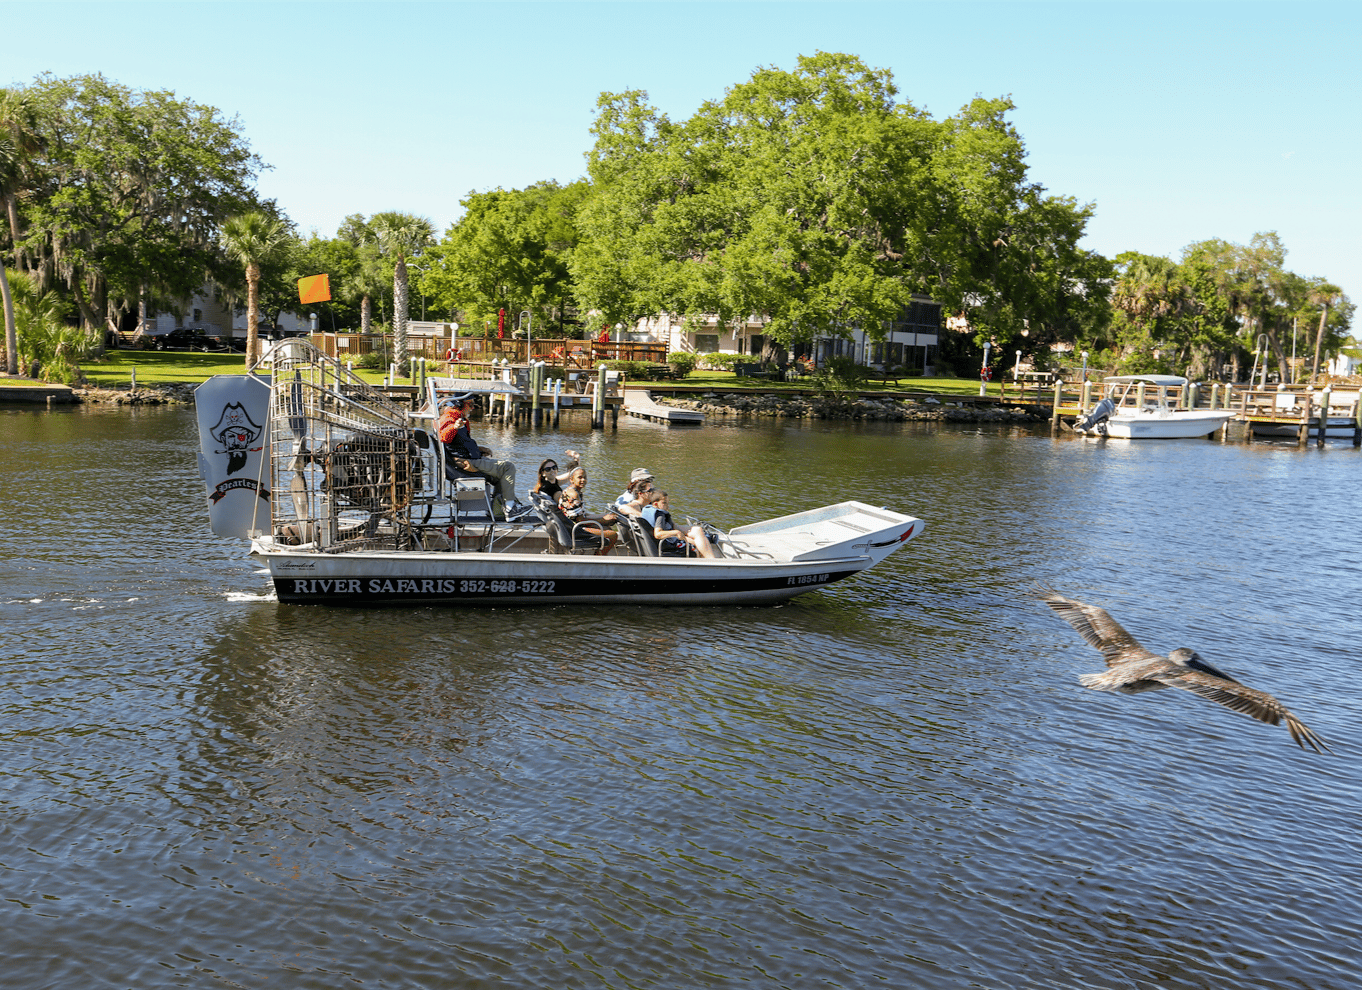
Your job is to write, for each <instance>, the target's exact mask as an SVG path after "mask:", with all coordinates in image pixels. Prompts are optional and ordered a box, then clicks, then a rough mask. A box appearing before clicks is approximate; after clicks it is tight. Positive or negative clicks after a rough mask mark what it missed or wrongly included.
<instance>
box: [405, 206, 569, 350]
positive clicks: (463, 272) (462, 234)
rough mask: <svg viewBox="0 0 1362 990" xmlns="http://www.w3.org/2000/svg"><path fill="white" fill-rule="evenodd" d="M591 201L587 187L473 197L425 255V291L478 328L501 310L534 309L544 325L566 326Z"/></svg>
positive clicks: (539, 320) (422, 278)
mask: <svg viewBox="0 0 1362 990" xmlns="http://www.w3.org/2000/svg"><path fill="white" fill-rule="evenodd" d="M589 194H590V186H589V185H588V183H587V182H586V181H585V180H579V181H577V182H574V183H572V184H570V185H568V186H560V185H559V184H558V183H557V182H553V181H548V182H539V183H536V184H534V185H532V186H528V187H527V188H525V189H514V190H503V189H494V190H492V191H490V192H483V193H478V192H471V193H469V194H468V196H467V198H465V199H463V200H461V201H460V205H462V206H463V207H464V215H463V217H462V219H460V220H459V222H458V223H456V224H453V225H452V226H451V227H450V228H449V230H448V231H446V232H445V237H444V239H443V240H442V241H441V242H440V243H439V244H437V245H436V246H435V247H433V248H431V249H430V251H429V252H427V254H428V256H429V258H430V262H431V264H430V266H429V267H428V268H427V269H426V271H425V272H424V273H423V274H422V275H421V277H420V279H419V284H420V286H421V288H422V291H423V292H425V293H426V294H427V295H429V296H432V297H434V299H435V300H436V302H437V303H438V304H440V305H444V306H446V307H448V308H450V309H452V310H460V311H462V312H463V313H464V314H465V319H466V320H468V321H472V322H474V323H476V322H477V321H480V320H483V319H490V318H491V317H493V316H495V315H496V312H497V310H498V309H500V308H505V309H506V310H507V311H508V312H512V313H519V312H520V311H521V310H522V309H529V310H530V311H531V313H532V314H533V316H534V319H535V321H536V322H537V323H539V324H540V325H543V324H546V323H550V322H551V321H553V320H554V319H555V317H556V319H557V322H558V325H559V327H562V325H563V321H564V317H565V311H566V307H567V302H568V300H569V299H570V298H571V297H572V294H573V285H572V277H571V271H570V264H571V259H572V253H573V251H574V250H575V248H576V246H577V243H578V241H579V239H580V237H579V234H578V230H577V212H578V209H579V208H580V204H581V203H582V202H583V201H584V200H585V199H586V198H587V196H588V195H589Z"/></svg>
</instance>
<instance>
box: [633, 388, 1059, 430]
mask: <svg viewBox="0 0 1362 990" xmlns="http://www.w3.org/2000/svg"><path fill="white" fill-rule="evenodd" d="M653 401H655V402H658V403H660V404H662V405H667V406H673V407H675V408H677V409H694V410H697V411H699V412H702V413H704V414H705V415H706V416H764V417H767V418H772V419H850V420H857V419H860V420H871V421H881V422H905V421H908V420H923V421H949V422H969V423H1044V422H1049V419H1050V414H1049V412H1048V411H1047V410H1043V409H1041V408H1039V407H1037V406H1027V407H1024V408H1013V407H1002V406H991V405H985V406H975V405H974V404H972V403H967V404H963V405H952V404H950V403H949V401H948V400H947V401H941V400H937V399H927V400H925V401H922V402H917V401H914V400H911V399H889V398H886V399H866V398H859V397H849V396H839V395H810V394H802V395H775V394H770V393H767V394H757V395H744V394H741V393H736V392H706V393H704V394H703V395H700V396H698V397H697V398H694V399H683V398H680V397H677V396H654V399H653Z"/></svg>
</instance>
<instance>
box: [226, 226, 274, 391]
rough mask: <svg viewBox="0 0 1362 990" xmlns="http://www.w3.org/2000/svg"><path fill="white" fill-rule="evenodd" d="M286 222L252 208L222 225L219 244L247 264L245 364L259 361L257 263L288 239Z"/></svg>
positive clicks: (270, 256) (270, 258)
mask: <svg viewBox="0 0 1362 990" xmlns="http://www.w3.org/2000/svg"><path fill="white" fill-rule="evenodd" d="M288 238H289V226H288V222H287V221H286V220H284V219H282V218H281V217H272V216H267V215H266V214H264V213H261V212H260V211H259V210H251V211H250V212H248V213H242V214H240V215H239V216H235V217H232V218H231V219H230V220H228V221H227V222H226V223H224V224H223V225H222V246H223V248H224V249H225V250H226V252H227V254H228V256H229V257H231V258H232V259H234V260H235V261H238V262H240V263H241V264H243V265H245V266H246V367H247V368H249V367H251V366H252V365H253V364H255V362H256V361H258V360H260V266H261V265H263V264H268V263H269V262H270V261H273V260H274V259H275V258H276V257H278V255H279V254H280V250H281V248H283V246H284V245H285V244H286V243H287V242H288Z"/></svg>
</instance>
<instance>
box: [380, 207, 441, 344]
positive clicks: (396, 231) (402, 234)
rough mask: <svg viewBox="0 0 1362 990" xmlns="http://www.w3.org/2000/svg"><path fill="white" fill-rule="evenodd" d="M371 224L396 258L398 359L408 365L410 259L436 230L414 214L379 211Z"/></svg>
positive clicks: (385, 249)
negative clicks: (408, 269)
mask: <svg viewBox="0 0 1362 990" xmlns="http://www.w3.org/2000/svg"><path fill="white" fill-rule="evenodd" d="M369 226H370V228H371V229H372V230H373V232H374V234H375V235H376V236H377V237H378V245H379V248H380V250H381V251H382V252H383V253H384V254H385V255H387V256H389V257H391V258H392V259H393V260H394V265H393V350H394V360H396V361H397V363H398V364H399V365H405V364H406V363H407V358H408V356H409V353H410V351H409V349H408V346H407V258H409V257H414V256H416V255H419V254H420V253H421V251H422V249H423V248H425V247H426V246H427V245H428V244H430V243H431V241H432V240H433V239H434V233H435V231H434V228H433V227H432V225H431V222H430V221H429V220H427V219H426V218H425V217H418V216H414V215H413V214H410V213H395V212H387V213H376V214H374V216H373V218H372V219H371V220H370V221H369Z"/></svg>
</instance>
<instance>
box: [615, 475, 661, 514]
mask: <svg viewBox="0 0 1362 990" xmlns="http://www.w3.org/2000/svg"><path fill="white" fill-rule="evenodd" d="M652 487H653V473H652V472H651V471H649V470H648V469H647V468H634V470H633V472H632V473H631V474H630V475H629V487H628V488H627V489H625V491H624V494H622V495H620V497H619V498H617V499H615V509H616V510H617V511H619V512H624V513H627V514H628V515H631V516H636V515H638V514H639V512H641V511H642V509H643V503H642V502H641V501H640V500H641V498H642V497H643V494H644V493H645V492H647V491H651V490H652Z"/></svg>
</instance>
